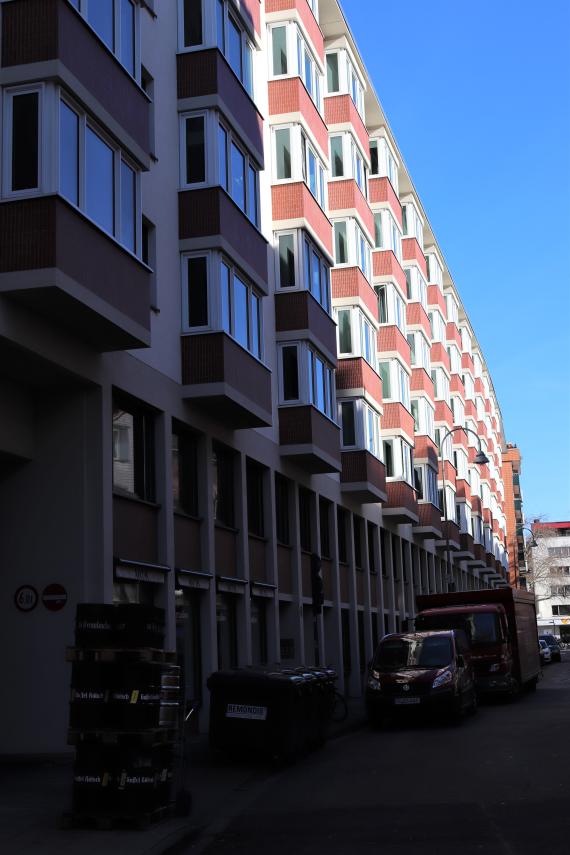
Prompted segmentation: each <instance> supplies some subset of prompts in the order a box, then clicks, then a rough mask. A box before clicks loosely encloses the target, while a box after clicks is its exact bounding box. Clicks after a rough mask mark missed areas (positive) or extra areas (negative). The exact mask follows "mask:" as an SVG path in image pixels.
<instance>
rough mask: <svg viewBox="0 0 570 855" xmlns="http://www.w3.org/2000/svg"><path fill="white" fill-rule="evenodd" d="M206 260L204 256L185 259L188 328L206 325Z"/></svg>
mask: <svg viewBox="0 0 570 855" xmlns="http://www.w3.org/2000/svg"><path fill="white" fill-rule="evenodd" d="M207 262H208V259H207V257H206V256H205V255H201V256H191V257H189V258H188V259H187V265H186V270H187V294H188V326H189V327H194V328H195V327H205V326H207V325H208V271H207Z"/></svg>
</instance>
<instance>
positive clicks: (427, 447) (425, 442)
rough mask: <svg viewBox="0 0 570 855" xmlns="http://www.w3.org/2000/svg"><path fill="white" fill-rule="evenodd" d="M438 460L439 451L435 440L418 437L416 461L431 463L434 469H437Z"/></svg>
mask: <svg viewBox="0 0 570 855" xmlns="http://www.w3.org/2000/svg"><path fill="white" fill-rule="evenodd" d="M437 458H438V449H437V445H436V444H435V442H434V441H433V439H431V438H430V437H429V436H420V435H416V443H415V447H414V459H415V460H425V461H427V462H428V463H430V464H431V465H432V467H433V468H434V469H436V468H437V466H438V462H437Z"/></svg>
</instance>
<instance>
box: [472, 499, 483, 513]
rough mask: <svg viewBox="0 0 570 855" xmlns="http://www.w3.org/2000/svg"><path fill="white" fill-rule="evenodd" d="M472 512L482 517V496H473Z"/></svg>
mask: <svg viewBox="0 0 570 855" xmlns="http://www.w3.org/2000/svg"><path fill="white" fill-rule="evenodd" d="M471 512H472V513H474V514H476V516H478V517H480V516H481V512H482V508H481V497H480V496H475V495H472V496H471Z"/></svg>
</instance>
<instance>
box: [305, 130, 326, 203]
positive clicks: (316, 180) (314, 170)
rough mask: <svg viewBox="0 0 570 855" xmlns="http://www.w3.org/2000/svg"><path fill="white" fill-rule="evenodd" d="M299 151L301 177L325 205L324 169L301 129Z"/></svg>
mask: <svg viewBox="0 0 570 855" xmlns="http://www.w3.org/2000/svg"><path fill="white" fill-rule="evenodd" d="M301 152H302V158H303V159H302V167H303V179H304V181H305V183H306V184H307V186H308V188H309V190H310V191H311V193H312V194H313V196H314V197H315V199H316V200H317V202H318V203H319V205H320V206H321V208H324V205H325V178H324V175H325V171H324V167H323V164H322V163H321V161H320V158H319V157H318V155H317V154H316V152H315V149H314V148H313V147H312V145H311V144H310V143H309V142H308V140H307V137H306V136H305V134H304V133H303V131H301Z"/></svg>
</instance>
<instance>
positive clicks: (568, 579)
mask: <svg viewBox="0 0 570 855" xmlns="http://www.w3.org/2000/svg"><path fill="white" fill-rule="evenodd" d="M532 532H533V535H534V538H535V541H536V546H535V547H533V548H532V549H529V550H528V585H529V587H530V588H531V589H532V590H533V591H534V595H535V598H536V614H537V620H538V632H539V634H540V633H551V634H552V635H555V636H557V637H558V638H560V639H561V640H562V641H566V642H569V641H570V522H568V521H566V522H540V521H538V520H535V521H534V522H533V524H532Z"/></svg>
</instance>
